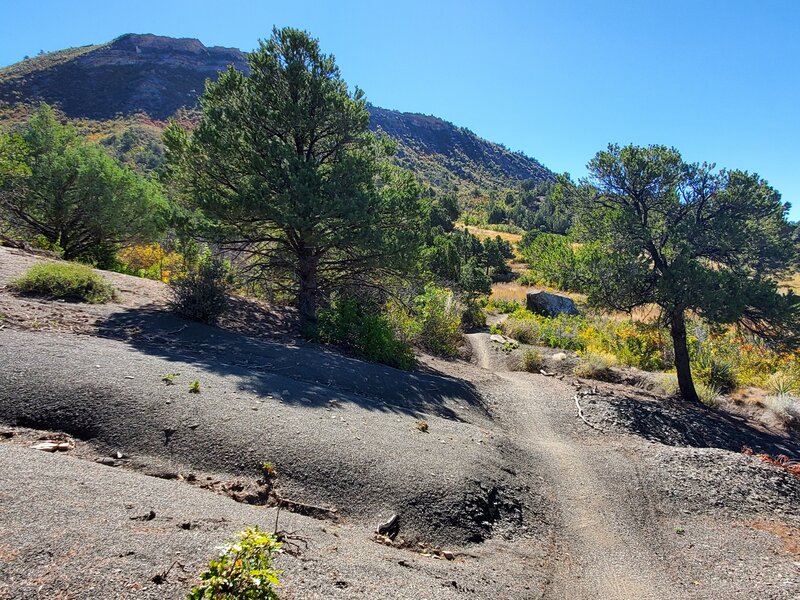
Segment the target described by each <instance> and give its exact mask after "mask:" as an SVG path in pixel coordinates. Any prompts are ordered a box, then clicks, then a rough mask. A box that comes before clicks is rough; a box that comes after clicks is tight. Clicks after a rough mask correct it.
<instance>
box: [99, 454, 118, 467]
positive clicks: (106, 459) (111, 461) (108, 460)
mask: <svg viewBox="0 0 800 600" xmlns="http://www.w3.org/2000/svg"><path fill="white" fill-rule="evenodd" d="M94 462H96V463H100V464H101V465H106V466H107V467H116V466H117V461H116V460H114V459H113V458H111V457H110V456H103V457H102V458H98V459H97V460H95V461H94Z"/></svg>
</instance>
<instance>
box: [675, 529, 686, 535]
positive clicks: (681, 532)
mask: <svg viewBox="0 0 800 600" xmlns="http://www.w3.org/2000/svg"><path fill="white" fill-rule="evenodd" d="M675 533H677V534H678V535H683V534H684V533H686V530H685V529H684V528H683V527H676V528H675Z"/></svg>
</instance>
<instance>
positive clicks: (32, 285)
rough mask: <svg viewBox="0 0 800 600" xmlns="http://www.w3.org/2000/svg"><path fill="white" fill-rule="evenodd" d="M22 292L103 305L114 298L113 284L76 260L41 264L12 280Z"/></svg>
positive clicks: (12, 283) (15, 287)
mask: <svg viewBox="0 0 800 600" xmlns="http://www.w3.org/2000/svg"><path fill="white" fill-rule="evenodd" d="M11 287H12V289H15V290H17V291H18V292H20V293H23V294H31V295H34V296H43V297H45V298H48V299H51V300H71V301H75V302H91V303H92V304H100V303H103V302H108V301H109V300H113V299H114V297H115V295H116V291H115V290H114V288H113V286H112V285H111V284H110V283H108V282H107V281H106V280H105V279H103V278H102V277H101V276H100V275H98V274H97V273H95V272H94V271H93V270H92V269H91V268H89V267H87V266H86V265H80V264H77V263H39V264H36V265H33V266H32V267H31V268H30V269H28V270H27V271H26V272H25V274H24V275H23V276H22V277H20V278H19V279H16V280H14V281H12V282H11Z"/></svg>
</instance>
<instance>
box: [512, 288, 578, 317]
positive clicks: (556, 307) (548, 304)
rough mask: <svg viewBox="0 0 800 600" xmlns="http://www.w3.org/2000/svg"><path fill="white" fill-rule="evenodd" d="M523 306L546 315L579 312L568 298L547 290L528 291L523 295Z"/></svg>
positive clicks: (575, 313)
mask: <svg viewBox="0 0 800 600" xmlns="http://www.w3.org/2000/svg"><path fill="white" fill-rule="evenodd" d="M525 308H527V309H528V310H529V311H531V312H534V313H537V314H539V315H545V316H546V317H556V316H558V315H577V314H580V313H579V312H578V308H577V307H576V306H575V303H574V302H573V301H572V300H571V299H570V298H567V297H566V296H560V295H558V294H551V293H549V292H528V293H527V295H526V297H525Z"/></svg>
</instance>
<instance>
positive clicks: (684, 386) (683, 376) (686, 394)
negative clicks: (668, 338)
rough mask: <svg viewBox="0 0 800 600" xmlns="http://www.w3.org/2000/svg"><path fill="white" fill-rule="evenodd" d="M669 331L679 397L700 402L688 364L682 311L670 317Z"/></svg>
mask: <svg viewBox="0 0 800 600" xmlns="http://www.w3.org/2000/svg"><path fill="white" fill-rule="evenodd" d="M669 321H670V325H669V330H670V334H671V335H672V346H673V348H674V350H675V370H676V371H677V374H678V388H679V389H680V391H681V396H683V399H684V400H688V401H689V402H700V398H698V397H697V391H696V390H695V389H694V381H693V380H692V368H691V366H690V364H689V347H688V346H687V345H686V318H685V316H684V313H683V311H682V310H681V311H678V312H675V313H673V314H672V315H670V319H669Z"/></svg>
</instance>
